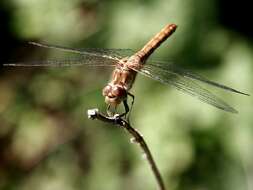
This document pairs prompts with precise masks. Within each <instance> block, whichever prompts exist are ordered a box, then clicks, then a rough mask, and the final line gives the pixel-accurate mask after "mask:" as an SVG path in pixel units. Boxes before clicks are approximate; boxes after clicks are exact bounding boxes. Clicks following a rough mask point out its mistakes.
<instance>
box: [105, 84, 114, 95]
mask: <svg viewBox="0 0 253 190" xmlns="http://www.w3.org/2000/svg"><path fill="white" fill-rule="evenodd" d="M111 90H112V87H111V86H109V85H107V86H106V87H105V88H104V89H103V96H108V95H109V93H110V92H111Z"/></svg>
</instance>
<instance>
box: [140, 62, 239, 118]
mask: <svg viewBox="0 0 253 190" xmlns="http://www.w3.org/2000/svg"><path fill="white" fill-rule="evenodd" d="M164 67H166V68H164ZM136 71H137V72H139V73H141V74H143V75H145V76H147V77H150V78H152V79H154V80H157V81H159V82H161V83H164V84H169V85H171V86H173V87H175V88H176V89H177V90H180V91H182V92H184V93H186V94H189V95H191V96H193V97H196V98H198V99H199V100H200V101H202V102H205V103H207V104H210V105H212V106H214V107H216V108H219V109H221V110H224V111H227V112H231V113H238V112H237V111H236V110H235V109H234V108H232V107H231V106H230V105H228V104H227V103H226V102H224V101H223V100H222V99H220V98H218V97H217V96H215V95H213V94H212V93H211V92H209V91H208V90H206V89H204V88H203V87H201V86H200V85H198V84H197V83H195V81H194V80H198V81H201V82H205V83H207V84H211V85H213V86H216V87H222V89H225V90H227V89H229V91H231V90H230V88H229V87H225V88H223V87H224V86H223V85H221V86H220V85H219V84H218V85H216V84H217V83H214V84H215V85H214V84H213V82H211V81H208V80H206V79H205V80H204V78H202V77H200V76H198V75H195V74H194V75H192V73H188V72H189V71H187V72H184V71H183V70H181V69H180V70H178V69H175V67H174V66H163V65H160V64H153V63H148V64H147V65H144V67H143V68H142V69H140V70H136ZM199 77H200V78H199ZM202 79H203V80H202ZM232 91H233V92H234V89H233V90H232ZM236 92H237V91H236ZM238 93H240V92H239V91H238ZM242 94H244V93H242Z"/></svg>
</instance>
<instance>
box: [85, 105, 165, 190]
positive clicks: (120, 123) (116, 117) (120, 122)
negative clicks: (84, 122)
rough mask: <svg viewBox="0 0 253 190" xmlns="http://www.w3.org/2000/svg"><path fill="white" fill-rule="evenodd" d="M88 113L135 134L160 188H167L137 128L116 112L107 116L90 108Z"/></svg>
mask: <svg viewBox="0 0 253 190" xmlns="http://www.w3.org/2000/svg"><path fill="white" fill-rule="evenodd" d="M87 114H88V118H89V119H92V120H94V119H98V120H101V121H103V122H106V123H111V124H113V125H116V126H120V127H123V128H124V129H125V130H126V131H127V132H128V133H129V134H130V135H131V136H133V139H134V141H133V142H136V143H138V144H139V145H140V147H141V149H142V151H143V152H144V155H145V158H147V160H148V164H149V165H150V167H151V170H152V172H153V174H154V175H155V179H156V181H157V183H158V186H159V190H165V186H164V183H163V180H162V177H161V174H160V172H159V170H158V168H157V166H156V164H155V161H154V159H153V157H152V155H151V152H150V150H149V148H148V146H147V144H146V142H145V141H144V139H143V137H142V135H141V134H140V133H139V132H138V131H137V130H136V129H134V128H133V127H132V126H131V125H130V123H129V122H127V121H126V120H124V119H123V118H121V117H119V115H118V114H116V115H114V116H112V117H109V116H105V115H103V114H101V113H99V111H98V109H91V110H88V112H87Z"/></svg>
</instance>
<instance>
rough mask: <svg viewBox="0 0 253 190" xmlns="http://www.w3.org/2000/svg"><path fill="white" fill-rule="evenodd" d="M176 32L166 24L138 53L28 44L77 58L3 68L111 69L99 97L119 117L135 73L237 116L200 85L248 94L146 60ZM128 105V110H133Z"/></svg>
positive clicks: (25, 63) (109, 112)
mask: <svg viewBox="0 0 253 190" xmlns="http://www.w3.org/2000/svg"><path fill="white" fill-rule="evenodd" d="M176 29H177V25H175V24H167V25H166V26H165V27H164V28H162V30H161V31H160V32H158V33H157V34H156V35H155V36H154V37H153V38H151V40H150V41H148V43H147V44H146V45H145V46H144V47H143V48H142V49H141V50H139V51H137V52H136V53H134V52H133V51H132V50H129V49H92V48H91V49H82V50H80V49H74V48H67V47H61V46H56V45H48V44H43V43H37V42H30V44H32V45H35V46H39V47H42V48H48V49H54V50H59V51H63V52H68V53H72V54H74V55H75V56H76V58H74V59H68V60H67V59H64V60H44V61H34V62H19V63H8V64H4V66H24V67H30V66H40V67H41V66H44V67H45V66H46V67H48V66H49V67H65V66H81V65H86V66H105V67H107V66H110V67H114V70H113V72H112V77H111V80H110V82H109V83H108V84H107V85H106V86H105V87H104V89H103V91H102V94H103V96H104V97H105V103H106V104H107V105H108V106H107V114H108V115H111V114H112V113H115V111H114V112H112V109H113V110H116V108H117V107H118V106H119V105H120V104H121V103H123V105H124V109H125V111H124V113H122V114H120V116H126V115H127V114H128V113H129V111H131V110H130V108H129V105H128V102H127V99H128V97H129V96H130V97H132V105H133V102H134V95H133V94H131V93H130V89H131V88H132V85H133V83H134V81H135V78H136V75H137V73H140V74H142V75H144V76H146V77H149V78H151V79H153V80H156V81H159V82H160V83H163V84H166V85H170V86H172V87H174V88H176V89H177V90H179V91H181V92H183V93H186V94H188V95H191V96H193V97H196V98H197V99H199V100H200V101H202V102H204V103H207V104H209V105H212V106H214V107H216V108H218V109H220V110H223V111H226V112H230V113H238V111H237V110H236V109H234V108H233V107H232V106H230V105H229V104H228V103H226V102H225V101H224V100H222V99H220V98H219V97H217V96H216V95H214V94H212V93H211V92H210V91H208V90H206V89H205V88H203V87H202V86H201V83H203V84H207V85H210V86H213V87H217V88H219V89H222V90H225V91H228V92H233V93H237V94H241V95H246V96H249V94H247V93H244V92H241V91H239V90H236V89H233V88H231V87H228V86H225V85H223V84H219V83H217V82H214V81H211V80H208V79H206V78H205V77H203V76H200V75H198V74H195V73H193V72H191V71H189V70H186V69H183V68H180V67H178V66H176V65H174V64H168V63H167V62H162V61H155V60H149V59H148V58H149V56H150V55H151V54H152V53H153V52H154V51H155V50H156V49H157V48H158V47H159V46H160V45H161V44H162V43H163V42H164V41H165V40H166V39H167V38H168V37H170V36H171V35H172V34H173V33H174V32H175V31H176ZM132 105H131V108H132Z"/></svg>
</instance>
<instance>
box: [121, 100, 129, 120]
mask: <svg viewBox="0 0 253 190" xmlns="http://www.w3.org/2000/svg"><path fill="white" fill-rule="evenodd" d="M123 105H124V108H125V112H124V113H122V114H120V115H119V117H123V116H124V117H125V118H126V115H127V113H128V112H129V106H128V104H127V99H125V100H123Z"/></svg>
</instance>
